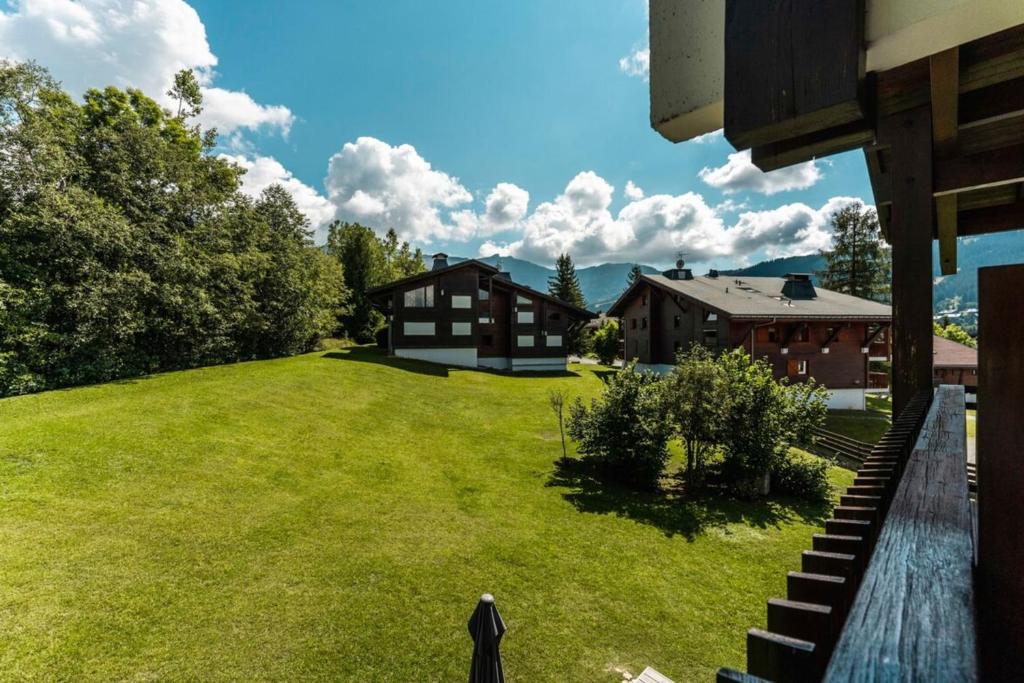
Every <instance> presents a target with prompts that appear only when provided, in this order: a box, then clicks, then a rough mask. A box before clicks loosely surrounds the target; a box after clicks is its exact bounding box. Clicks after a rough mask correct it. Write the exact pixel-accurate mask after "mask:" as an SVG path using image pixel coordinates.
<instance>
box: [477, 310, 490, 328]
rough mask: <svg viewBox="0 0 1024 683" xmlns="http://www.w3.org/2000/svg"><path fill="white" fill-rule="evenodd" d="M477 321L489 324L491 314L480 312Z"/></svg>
mask: <svg viewBox="0 0 1024 683" xmlns="http://www.w3.org/2000/svg"><path fill="white" fill-rule="evenodd" d="M478 322H480V323H482V324H484V325H490V324H491V316H489V315H487V314H486V313H481V314H480V317H479V318H478Z"/></svg>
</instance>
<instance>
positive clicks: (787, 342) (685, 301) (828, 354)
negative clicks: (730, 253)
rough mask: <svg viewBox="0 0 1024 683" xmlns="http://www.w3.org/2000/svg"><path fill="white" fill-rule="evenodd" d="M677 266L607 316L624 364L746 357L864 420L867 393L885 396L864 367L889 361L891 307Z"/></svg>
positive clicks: (655, 365) (798, 282) (650, 278)
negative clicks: (721, 353) (733, 352)
mask: <svg viewBox="0 0 1024 683" xmlns="http://www.w3.org/2000/svg"><path fill="white" fill-rule="evenodd" d="M683 265H684V264H683V263H682V262H680V263H677V264H676V266H677V267H676V268H672V269H670V270H667V271H665V272H664V273H662V274H661V275H643V276H641V277H640V278H639V279H638V280H637V281H636V282H635V283H633V285H632V286H631V287H630V288H629V289H627V290H626V292H625V293H624V294H623V295H622V296H621V297H620V298H619V300H618V301H617V302H616V303H615V304H614V305H613V306H612V307H611V308H610V309H609V311H608V315H609V316H614V317H618V318H621V320H622V329H623V336H624V342H625V358H626V360H627V361H628V360H632V359H636V360H637V363H638V366H639V367H643V368H648V369H651V370H654V371H656V372H667V371H668V370H669V369H670V368H671V367H672V365H673V363H674V362H675V358H676V355H677V354H678V353H679V352H680V351H684V350H686V349H688V348H689V347H690V346H691V345H692V344H693V343H695V342H696V343H700V344H703V345H705V346H707V347H710V348H712V349H722V350H724V349H735V348H743V349H746V351H747V352H748V353H750V355H751V356H752V357H754V358H765V359H767V361H768V362H769V363H770V364H771V366H772V368H773V370H774V373H775V377H776V378H778V379H781V378H783V377H786V378H788V379H789V380H790V381H791V382H802V381H806V380H807V379H808V378H810V377H813V378H814V379H815V380H817V381H818V382H820V383H821V384H822V385H824V386H825V387H826V388H827V389H828V390H829V394H830V398H829V407H830V408H841V409H853V410H863V409H864V407H865V390H866V389H868V388H884V387H885V386H886V382H885V380H884V374H883V373H871V372H870V362H871V361H885V360H888V359H889V327H890V325H891V322H892V311H891V308H890V307H889V306H887V305H885V304H880V303H877V302H875V301H868V300H865V299H860V298H858V297H854V296H849V295H846V294H840V293H838V292H832V291H829V290H826V289H822V288H820V287H819V288H816V287H815V286H814V284H813V283H812V282H811V278H810V276H809V275H806V274H799V273H794V274H789V275H786V276H785V277H782V278H777V277H743V278H742V279H737V278H734V277H728V276H724V275H719V274H718V272H717V271H714V270H712V271H711V272H710V273H709V274H708V275H705V276H694V275H693V273H692V271H691V270H690V269H689V268H684V267H683Z"/></svg>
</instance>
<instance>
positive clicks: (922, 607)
mask: <svg viewBox="0 0 1024 683" xmlns="http://www.w3.org/2000/svg"><path fill="white" fill-rule="evenodd" d="M966 456H967V435H966V414H965V408H964V390H963V387H961V386H950V385H943V386H941V387H939V389H938V392H937V393H936V395H935V398H934V400H933V401H932V405H931V408H930V409H929V411H928V415H927V417H926V418H925V422H924V425H923V426H922V428H921V432H920V435H919V436H918V439H917V442H916V444H915V445H914V448H913V450H912V451H911V453H910V457H909V459H908V460H907V464H906V467H905V469H904V473H903V477H902V479H901V480H900V483H899V486H898V487H897V489H896V491H895V493H894V495H893V497H892V502H891V503H890V506H889V512H888V515H887V516H886V520H885V525H884V526H883V527H882V530H881V534H880V535H879V537H878V541H877V543H876V545H875V550H874V553H873V554H872V556H871V562H870V564H869V566H868V568H867V571H866V573H865V574H864V578H863V580H862V582H861V586H860V590H859V591H858V593H857V597H856V599H855V600H854V603H853V606H852V607H851V609H850V614H849V616H848V618H847V621H846V625H845V628H844V629H843V632H842V634H841V636H840V639H839V643H838V644H837V645H836V649H835V652H834V653H833V655H832V659H831V661H830V662H829V666H828V669H827V670H826V673H825V678H824V680H825V681H829V682H839V681H853V680H857V681H876V680H927V681H975V680H977V678H978V667H977V655H976V631H975V621H974V589H973V579H972V567H973V558H974V547H973V538H972V529H971V511H970V503H969V500H968V491H967V467H966Z"/></svg>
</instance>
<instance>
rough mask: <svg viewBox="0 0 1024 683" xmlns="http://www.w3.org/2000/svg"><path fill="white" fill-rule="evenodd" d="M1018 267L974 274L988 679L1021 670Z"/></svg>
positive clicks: (1023, 507) (1023, 527)
mask: <svg viewBox="0 0 1024 683" xmlns="http://www.w3.org/2000/svg"><path fill="white" fill-rule="evenodd" d="M1022 289H1024V265H1014V266H996V267H991V268H982V269H980V270H979V271H978V297H979V298H978V303H979V310H980V312H981V315H980V316H979V318H978V324H979V330H978V341H979V344H978V409H979V411H984V417H983V418H980V419H979V420H978V441H977V444H978V565H977V570H976V574H975V576H976V577H977V581H978V618H979V620H980V622H981V641H980V643H981V659H982V673H983V674H984V676H985V679H986V680H993V681H997V680H1014V679H1019V677H1020V673H1021V671H1024V649H1022V648H1021V643H1022V642H1024V582H1022V581H1021V577H1020V567H1021V564H1022V563H1024V499H1022V498H1021V491H1022V490H1024V459H1022V458H1021V449H1020V444H1021V443H1022V442H1024V422H1022V421H1021V419H1020V416H1021V414H1022V413H1024V393H1022V392H1021V386H1022V384H1024V347H1022V346H1021V343H1020V339H1021V335H1024V316H1021V314H1020V313H1021V308H1020V293H1021V290H1022Z"/></svg>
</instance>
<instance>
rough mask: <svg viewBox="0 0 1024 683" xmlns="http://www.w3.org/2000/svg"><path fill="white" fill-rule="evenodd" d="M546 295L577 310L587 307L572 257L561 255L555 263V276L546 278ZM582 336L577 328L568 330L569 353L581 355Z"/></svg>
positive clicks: (583, 341) (584, 343) (583, 348)
mask: <svg viewBox="0 0 1024 683" xmlns="http://www.w3.org/2000/svg"><path fill="white" fill-rule="evenodd" d="M548 294H550V295H551V296H553V297H555V298H556V299H561V300H562V301H564V302H566V303H568V304H572V305H573V306H576V307H577V308H586V307H587V300H586V299H585V298H584V296H583V288H582V287H580V279H579V277H578V276H577V275H576V266H575V265H573V262H572V257H571V256H569V255H568V254H562V255H561V256H559V257H558V260H557V261H556V262H555V274H554V276H553V277H551V278H548ZM583 335H584V333H583V330H582V328H580V327H579V326H577V327H570V328H569V338H568V348H569V353H571V354H575V355H582V354H583V352H584V351H585V346H586V339H585V337H584V336H583Z"/></svg>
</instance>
